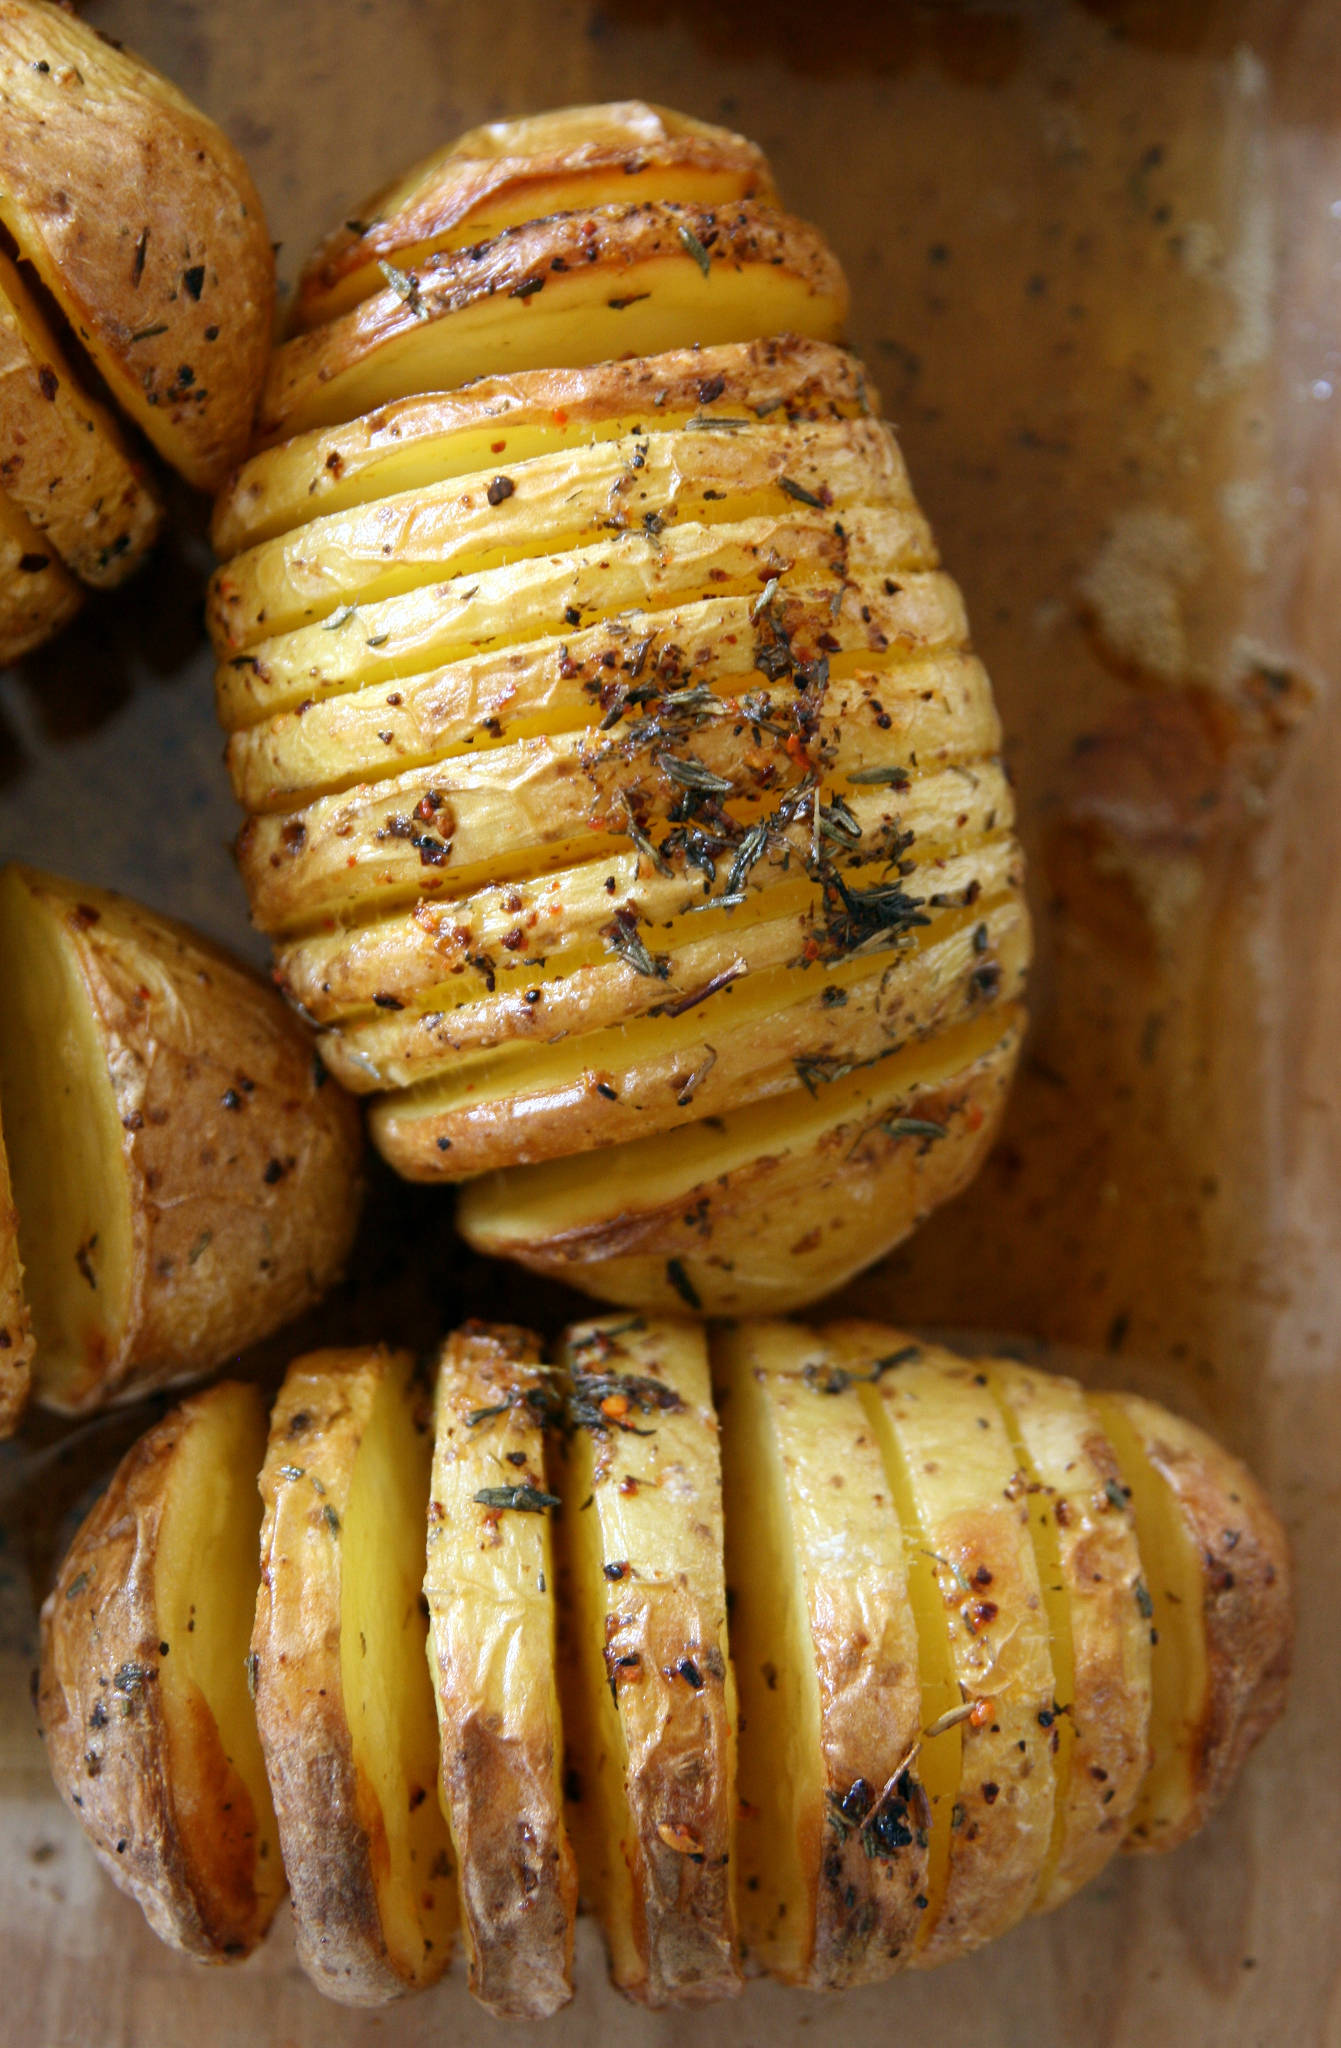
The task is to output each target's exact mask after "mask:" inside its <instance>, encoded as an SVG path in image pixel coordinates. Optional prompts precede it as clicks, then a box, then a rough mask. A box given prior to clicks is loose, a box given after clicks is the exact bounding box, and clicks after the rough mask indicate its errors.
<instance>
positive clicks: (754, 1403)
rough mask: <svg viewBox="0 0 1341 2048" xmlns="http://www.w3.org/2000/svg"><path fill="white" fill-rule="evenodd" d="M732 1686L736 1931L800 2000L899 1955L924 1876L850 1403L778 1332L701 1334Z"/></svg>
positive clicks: (902, 1592) (869, 1499)
mask: <svg viewBox="0 0 1341 2048" xmlns="http://www.w3.org/2000/svg"><path fill="white" fill-rule="evenodd" d="M713 1368H714V1372H715V1374H716V1375H717V1377H718V1383H719V1386H720V1389H721V1392H720V1396H719V1398H720V1400H721V1403H722V1414H723V1419H724V1429H723V1461H724V1468H725V1475H726V1517H727V1531H728V1550H727V1570H728V1574H729V1578H730V1583H731V1588H732V1609H731V1634H732V1645H733V1651H734V1656H735V1664H736V1671H737V1676H738V1680H739V1685H740V1701H741V1738H740V1794H741V1819H740V1825H739V1830H738V1835H739V1843H740V1857H739V1863H740V1875H739V1880H738V1882H739V1886H740V1891H739V1898H740V1914H741V1935H742V1939H743V1942H744V1946H745V1949H746V1951H747V1953H748V1954H749V1955H750V1957H751V1958H752V1959H753V1960H754V1961H755V1962H756V1963H758V1964H760V1965H762V1967H764V1968H765V1969H767V1970H769V1971H770V1972H771V1973H772V1974H773V1975H774V1976H779V1977H782V1978H784V1979H786V1980H787V1981H788V1982H789V1983H796V1984H806V1985H809V1986H810V1987H811V1988H812V1989H815V1990H826V1989H837V1988H839V1987H841V1986H843V1985H847V1984H859V1983H866V1982H876V1981H879V1980H880V1979H881V1978H883V1977H886V1976H887V1975H888V1974H889V1972H890V1970H891V1969H893V1968H894V1967H895V1966H896V1965H897V1964H898V1962H899V1961H901V1960H903V1959H906V1957H907V1954H908V1952H909V1951H910V1950H911V1947H912V1945H913V1943H914V1941H915V1940H916V1938H917V1933H918V1929H919V1927H920V1925H921V1919H922V1908H923V1906H924V1905H925V1899H924V1897H923V1892H924V1888H925V1885H926V1881H927V1875H926V1873H927V1833H926V1826H925V1820H924V1812H925V1807H926V1801H925V1795H924V1794H923V1792H922V1790H921V1788H920V1785H919V1782H918V1779H917V1774H916V1760H917V1754H918V1750H919V1747H920V1743H921V1737H922V1687H921V1682H920V1673H919V1664H918V1645H917V1632H916V1628H915V1626H914V1623H913V1618H912V1611H911V1608H910V1605H909V1600H908V1588H907V1573H906V1569H905V1564H904V1551H903V1537H902V1534H901V1531H900V1526H899V1520H898V1516H897V1513H896V1512H895V1510H894V1508H893V1505H892V1503H891V1501H890V1496H889V1488H888V1484H887V1481H886V1478H885V1469H884V1464H883V1461H882V1459H881V1455H880V1451H879V1448H878V1447H877V1443H876V1439H875V1436H874V1434H873V1432H872V1429H871V1425H870V1421H869V1419H868V1417H867V1416H866V1414H865V1412H864V1410H863V1408H862V1405H861V1402H860V1400H859V1398H858V1396H857V1393H856V1391H855V1389H854V1388H853V1387H852V1386H851V1385H850V1384H848V1383H847V1381H846V1380H845V1379H844V1377H843V1376H842V1375H841V1374H836V1373H835V1372H834V1370H833V1367H832V1365H831V1363H830V1360H829V1355H828V1352H827V1350H826V1347H825V1344H824V1341H823V1338H822V1337H819V1336H816V1335H813V1334H812V1333H811V1332H809V1331H807V1330H803V1329H800V1328H797V1327H795V1326H793V1325H788V1324H786V1323H740V1324H735V1325H728V1326H727V1328H726V1329H725V1330H723V1331H722V1332H721V1333H720V1334H718V1335H717V1336H715V1337H714V1339H713Z"/></svg>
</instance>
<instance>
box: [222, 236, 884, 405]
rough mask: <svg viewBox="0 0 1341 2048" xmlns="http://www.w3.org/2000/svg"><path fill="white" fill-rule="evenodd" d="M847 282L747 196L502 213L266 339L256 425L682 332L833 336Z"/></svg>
mask: <svg viewBox="0 0 1341 2048" xmlns="http://www.w3.org/2000/svg"><path fill="white" fill-rule="evenodd" d="M846 315H847V285H846V281H845V279H844V277H843V274H842V271H841V270H840V269H839V266H838V264H837V262H836V261H835V259H834V257H833V255H832V254H831V252H830V250H829V249H828V248H827V246H826V245H825V243H824V242H823V241H822V240H821V238H820V237H819V235H818V234H816V232H815V230H814V229H813V228H811V227H809V226H807V224H806V223H805V222H804V221H800V220H797V219H796V218H795V217H794V216H793V215H791V214H784V213H779V212H776V211H775V210H774V209H773V208H771V207H768V206H761V205H759V204H757V203H756V202H754V201H752V200H743V201H741V202H740V203H739V204H729V205H727V206H720V207H709V206H697V205H677V204H674V203H673V202H671V201H668V200H660V199H646V200H644V201H643V202H642V203H641V204H639V205H614V204H612V205H605V206H592V207H589V208H584V209H583V210H581V211H580V212H577V213H567V214H565V213H559V214H555V215H552V216H551V217H550V218H549V219H546V220H537V219H534V218H532V219H530V220H528V221H526V222H525V223H524V224H523V225H521V226H519V227H509V228H504V229H503V230H502V231H501V232H500V233H499V234H497V235H495V236H494V238H493V240H492V241H490V242H486V243H484V244H483V246H482V247H478V248H476V247H471V248H464V249H456V250H451V251H446V252H444V253H443V254H442V255H440V256H436V257H430V258H429V259H428V261H427V262H426V263H425V264H424V266H423V268H422V270H419V271H416V272H414V273H412V274H411V273H406V272H404V271H400V270H397V269H395V268H394V266H393V268H392V274H391V277H390V280H389V282H388V283H387V284H385V285H384V286H383V288H382V290H380V291H378V292H376V293H374V294H373V295H372V296H371V297H370V298H367V299H364V300H363V301H362V302H361V303H360V304H358V305H356V306H355V307H353V308H352V310H351V311H349V312H348V313H344V314H341V315H340V316H338V317H337V318H335V319H333V320H328V321H326V322H324V323H323V325H322V326H320V327H318V328H315V329H314V330H313V331H312V332H311V333H308V334H299V335H296V336H295V337H294V338H293V339H292V340H291V341H287V342H285V343H284V345H283V347H282V348H280V349H279V350H277V351H276V354H275V356H274V359H273V361H272V363H271V366H270V372H269V375H268V377H267V379H266V385H265V391H264V395H263V397H262V400H261V406H260V411H259V414H258V420H257V425H258V430H259V433H260V435H261V437H262V439H263V440H265V441H278V440H283V439H285V438H287V437H288V436H290V435H293V434H301V433H306V432H307V431H308V430H309V429H311V428H313V427H329V426H334V425H337V424H338V423H339V422H340V421H342V420H349V419H353V418H354V417H356V415H358V414H359V413H365V412H370V411H372V409H373V408H374V407H375V406H379V405H385V404H387V403H388V401H390V400H394V399H398V398H403V397H404V396H405V394H406V392H407V391H445V390H451V389H453V388H454V387H455V386H457V385H459V384H466V383H468V382H469V381H470V379H471V378H472V377H478V376H483V375H492V374H495V373H496V372H497V371H499V370H500V369H501V370H510V371H521V370H540V369H564V368H570V367H573V366H575V365H577V364H581V363H591V362H600V361H602V360H604V359H606V358H609V357H613V356H622V355H638V356H649V355H657V354H660V353H662V352H663V351H665V350H667V349H672V348H677V347H682V346H683V345H684V341H685V329H686V328H688V329H689V330H690V332H691V333H692V335H693V338H694V339H695V340H697V341H700V342H702V343H704V344H705V345H711V344H714V343H720V342H730V341H754V340H756V339H757V338H758V336H759V335H760V334H805V335H810V336H812V337H813V338H814V339H815V340H817V341H836V340H837V339H838V337H839V335H840V334H841V332H842V329H843V323H844V320H845V318H846Z"/></svg>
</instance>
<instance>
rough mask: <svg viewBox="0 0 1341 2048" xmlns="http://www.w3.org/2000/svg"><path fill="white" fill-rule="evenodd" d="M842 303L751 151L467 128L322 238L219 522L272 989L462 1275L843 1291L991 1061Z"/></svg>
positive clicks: (955, 1163) (1007, 881)
mask: <svg viewBox="0 0 1341 2048" xmlns="http://www.w3.org/2000/svg"><path fill="white" fill-rule="evenodd" d="M620 178H623V179H624V180H625V183H624V184H623V185H621V184H620V182H619V180H620ZM845 311H846V286H845V285H844V283H843V280H842V276H841V273H840V272H839V270H838V268H837V266H836V264H835V262H834V259H833V257H832V255H831V253H830V252H829V251H828V249H827V248H826V246H825V244H824V243H823V241H822V239H821V238H820V237H819V236H818V234H817V233H816V231H815V230H814V229H813V228H810V227H808V226H807V225H806V224H805V223H804V222H802V221H799V220H797V219H796V218H795V216H793V215H791V214H789V213H786V212H785V211H783V210H782V209H781V206H780V204H779V202H778V199H777V195H776V192H775V191H774V188H773V185H772V180H771V177H770V174H769V172H768V167H767V165H766V164H765V163H764V161H763V159H762V158H761V157H760V155H759V152H758V151H757V150H755V149H754V148H752V146H751V145H750V144H748V143H746V142H744V141H743V140H742V139H741V138H740V137H738V136H732V135H729V134H727V133H726V132H725V131H722V130H717V129H709V128H704V127H703V126H701V124H698V123H695V122H691V121H688V120H686V119H684V118H683V117H681V116H677V115H673V114H670V113H668V112H667V111H666V110H665V109H659V108H648V107H644V106H642V105H628V104H624V103H620V104H618V105H615V106H611V107H607V108H578V109H570V110H569V111H567V112H566V113H562V114H558V115H550V116H544V117H541V118H539V119H537V120H535V121H530V122H527V121H521V122H514V123H502V124H498V125H497V126H495V127H492V128H489V129H487V130H481V131H477V132H476V133H474V134H472V135H470V136H467V137H464V138H463V139H462V140H461V142H460V143H459V144H457V145H455V146H454V147H453V148H452V149H450V150H447V151H445V152H443V153H442V154H441V155H440V156H439V157H437V158H435V159H433V160H432V161H431V162H430V163H428V164H425V165H421V166H420V167H419V168H418V169H417V170H415V171H413V172H411V173H410V174H409V176H408V177H407V178H406V180H405V181H404V182H403V183H402V184H401V185H399V186H396V187H394V188H391V189H389V190H388V191H387V192H384V193H382V194H380V195H379V196H378V197H377V198H376V199H375V200H374V201H372V202H370V203H369V205H368V206H367V207H366V208H364V209H362V210H361V212H360V214H359V217H358V218H357V219H356V220H355V221H353V222H348V223H346V225H345V227H344V229H342V230H341V231H340V233H339V234H337V235H336V236H335V237H333V238H332V240H331V241H330V242H329V243H327V244H326V245H325V247H324V248H323V249H322V250H321V251H319V252H318V255H317V256H316V257H315V258H314V259H313V262H312V264H311V265H310V266H309V269H308V272H307V273H306V276H305V279H304V286H303V290H302V291H301V293H300V299H299V311H298V316H297V327H298V329H299V331H297V332H295V333H294V334H293V335H292V337H291V338H290V339H289V340H288V341H287V342H286V343H285V344H284V345H283V346H282V347H281V348H280V349H279V351H278V352H277V354H276V356H275V359H274V362H273V365H272V368H271V373H270V378H269V382H268V385H267V392H266V399H265V403H264V407H263V412H262V421H261V430H262V440H263V443H264V444H265V445H263V446H262V447H261V448H260V450H259V452H257V453H255V454H253V456H252V457H251V459H250V460H249V461H248V462H247V464H246V465H245V466H244V468H243V469H242V470H241V471H240V472H239V474H238V475H237V476H236V478H235V479H234V480H233V482H232V483H231V484H230V486H229V487H228V489H227V490H225V492H224V493H223V495H222V497H221V498H220V500H219V503H218V506H217V508H216V513H215V536H216V541H217V544H218V546H219V548H220V550H221V552H223V553H224V554H225V555H227V556H229V557H230V559H228V560H227V561H226V562H225V563H224V565H223V566H222V567H221V568H220V569H219V571H218V573H217V575H216V577H215V579H214V584H213V587H212V592H211V600H210V607H209V616H210V628H211V632H212V635H213V637H214V641H215V644H216V647H217V649H218V652H219V656H220V665H219V669H218V680H217V694H218V704H219V711H220V716H221V718H222V721H223V723H224V725H225V726H226V728H227V729H228V733H229V741H228V759H229V765H230V768H231V771H232V775H233V781H234V787H235V789H236V791H237V794H238V796H239V798H240V799H241V801H242V802H243V803H244V805H245V806H246V807H247V809H248V810H249V811H250V812H251V814H252V815H251V817H250V818H249V821H248V823H247V825H246V826H245V828H244V830H243V834H242V838H241V841H240V846H239V854H240V861H241V866H242V872H243V877H244V880H245V881H246V884H247V887H248V891H249V894H250V897H251V902H252V910H253V915H254V917H255V918H256V921H257V922H258V924H260V925H261V927H262V928H263V929H264V930H266V931H268V932H269V933H271V934H272V936H273V938H274V941H275V944H276V948H277V954H278V978H279V980H280V984H281V986H282V987H283V988H284V989H285V990H286V991H287V993H288V994H289V995H290V996H291V998H292V999H293V1000H294V1001H295V1002H297V1003H298V1004H299V1005H300V1006H301V1007H302V1009H303V1010H304V1011H305V1013H306V1014H307V1016H308V1017H309V1018H311V1019H312V1020H313V1021H314V1022H315V1023H317V1024H318V1026H319V1027H320V1029H321V1031H322V1038H321V1045H322V1049H323V1057H324V1058H325V1059H326V1060H327V1061H328V1062H329V1064H330V1066H331V1069H332V1071H333V1072H334V1073H336V1074H338V1075H339V1077H340V1078H341V1079H342V1080H343V1081H344V1082H345V1083H346V1085H347V1086H349V1087H351V1088H353V1089H355V1090H357V1091H359V1092H362V1093H368V1094H370V1095H372V1096H373V1097H374V1101H373V1105H372V1109H371V1117H370V1124H371V1130H372V1134H373V1138H374V1142H375V1143H376V1144H377V1146H378V1147H379V1149H380V1150H381V1152H382V1153H383V1155H384V1156H385V1157H386V1158H387V1159H388V1160H389V1161H390V1163H391V1164H392V1165H393V1166H394V1167H396V1169H397V1170H398V1171H399V1172H401V1173H403V1174H405V1175H406V1176H407V1177H409V1178H411V1179H416V1180H425V1181H431V1180H445V1181H455V1182H464V1183H466V1184H467V1185H466V1188H465V1191H464V1194H463V1197H462V1201H461V1206H460V1211H459V1215H460V1222H461V1227H462V1229H463V1230H464V1232H465V1234H466V1235H467V1237H469V1238H470V1240H471V1241H472V1242H473V1243H474V1244H475V1245H476V1246H477V1247H478V1248H480V1249H487V1250H490V1251H497V1252H502V1253H503V1254H504V1255H505V1256H509V1257H514V1258H516V1259H518V1260H519V1261H521V1262H523V1263H525V1264H527V1265H529V1266H531V1267H533V1268H534V1269H536V1270H539V1271H546V1272H559V1273H562V1275H563V1277H564V1278H565V1279H567V1280H569V1281H572V1282H574V1283H576V1284H577V1285H578V1286H580V1287H583V1288H585V1289H587V1290H588V1291H589V1292H591V1293H593V1294H597V1295H602V1296H604V1297H606V1298H607V1299H611V1300H615V1301H622V1302H629V1303H631V1304H633V1305H636V1306H639V1307H649V1306H653V1305H655V1306H658V1307H661V1306H689V1307H694V1308H701V1309H703V1310H704V1311H705V1312H707V1313H713V1312H718V1313H720V1312H726V1311H730V1312H748V1311H751V1310H759V1309H770V1308H780V1307H789V1306H793V1305H797V1304H800V1303H802V1302H805V1301H807V1300H811V1299H813V1298H814V1297H815V1295H816V1294H818V1293H822V1292H825V1291H827V1289H828V1288H830V1287H833V1286H835V1285H837V1284H838V1283H839V1282H840V1281H841V1280H842V1279H843V1278H845V1277H846V1276H847V1275H848V1274H849V1273H851V1272H853V1271H854V1270H856V1269H857V1268H858V1267H859V1266H861V1265H864V1264H866V1263H868V1262H869V1261H870V1260H872V1259H874V1258H877V1257H879V1256H880V1254H881V1253H883V1252H884V1251H886V1250H888V1249H889V1247H890V1246H891V1245H893V1244H895V1243H897V1241H898V1240H899V1239H900V1238H901V1237H902V1236H904V1235H905V1234H906V1233H907V1232H908V1231H909V1230H911V1229H912V1228H913V1227H914V1225H915V1224H916V1222H917V1221H918V1220H919V1219H920V1218H921V1217H922V1216H923V1215H924V1214H925V1213H926V1212H927V1210H928V1209H930V1208H931V1207H933V1206H934V1205H935V1204H936V1203H937V1202H939V1201H943V1200H945V1199H946V1198H947V1197H948V1196H949V1195H950V1194H952V1193H954V1192H955V1191H956V1190H957V1189H958V1188H960V1187H961V1186H963V1185H964V1183H965V1181H966V1180H967V1179H968V1178H969V1177H970V1175H971V1174H972V1173H973V1172H974V1171H975V1170H976V1168H977V1166H978V1164H979V1162H980V1160H981V1158H982V1156H983V1154H984V1152H985V1150H986V1148H987V1146H988V1145H989V1143H990V1142H991V1139H992V1136H993V1133H994V1131H995V1128H996V1120H997V1117H998V1115H999V1111H1000V1107H1001V1104H1002V1102H1003V1100H1004V1094H1005V1088H1006V1085H1007V1083H1008V1081H1009V1078H1010V1075H1011V1072H1012V1070H1013V1067H1014V1064H1015V1059H1016V1055H1017V1051H1018V1045H1019V1033H1020V1024H1021V1022H1022V1011H1021V1008H1020V1004H1021V998H1022V993H1023V987H1024V981H1025V977H1026V974H1027V970H1028V965H1029V957H1030V933H1029V924H1028V916H1027V911H1026V908H1025V903H1024V896H1023V876H1022V865H1021V860H1020V852H1019V846H1018V843H1017V841H1016V838H1015V835H1014V829H1013V827H1014V813H1013V806H1012V800H1011V794H1010V789H1009V785H1008V782H1007V780H1006V777H1005V775H1004V773H1003V770H1002V765H1001V761H1000V748H1001V732H1000V726H999V723H998V720H997V716H996V711H995V708H994V706H993V702H992V693H991V686H990V683H989V682H988V679H987V676H986V674H985V672H984V670H983V668H982V666H981V664H980V663H979V662H978V660H977V659H976V657H975V656H974V655H973V653H972V651H971V648H970V645H969V638H968V625H967V621H966V619H965V616H964V608H963V604H962V600H961V599H960V596H959V592H958V590H957V589H956V587H955V585H954V584H953V582H952V581H951V580H950V578H949V577H948V576H946V575H945V574H944V573H943V572H942V571H941V569H940V567H939V564H938V560H937V555H936V549H935V543H934V541H933V538H932V535H931V532H930V529H929V527H928V525H927V522H926V520H925V518H924V517H923V515H922V513H921V511H920V509H919V507H918V505H917V503H916V500H915V498H914V496H913V493H912V488H911V485H910V483H909V480H908V475H907V472H906V469H905V467H904V464H903V460H902V457H901V455H900V453H899V450H898V447H897V445H896V443H895V440H894V437H893V435H892V433H891V432H890V430H889V428H888V427H887V426H885V425H884V424H883V423H882V422H881V421H880V419H879V416H878V401H877V399H876V396H875V394H874V393H873V392H872V391H871V389H870V387H869V386H868V384H867V381H866V378H865V375H864V373H863V371H862V369H861V366H860V364H859V363H857V362H856V361H855V360H854V359H853V358H852V357H851V356H850V355H848V354H847V353H846V352H845V351H844V350H842V349H841V348H839V347H837V346H836V345H835V340H836V337H837V336H838V335H839V334H840V333H841V330H842V325H843V321H844V318H845ZM849 1080H851V1081H852V1082H853V1086H852V1087H851V1088H850V1089H843V1088H842V1084H844V1083H845V1082H847V1081H849ZM836 1089H839V1090H840V1091H841V1092H840V1093H838V1094H835V1092H834V1091H835V1090H836ZM598 1155H599V1159H600V1169H599V1170H594V1169H593V1162H594V1161H595V1160H596V1158H597V1156H598Z"/></svg>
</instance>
